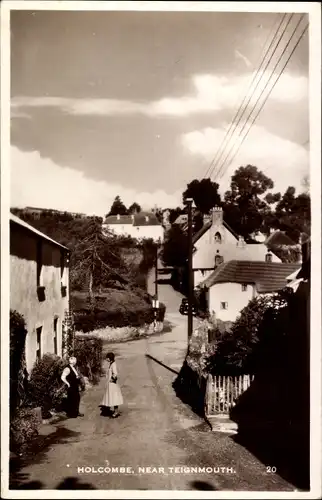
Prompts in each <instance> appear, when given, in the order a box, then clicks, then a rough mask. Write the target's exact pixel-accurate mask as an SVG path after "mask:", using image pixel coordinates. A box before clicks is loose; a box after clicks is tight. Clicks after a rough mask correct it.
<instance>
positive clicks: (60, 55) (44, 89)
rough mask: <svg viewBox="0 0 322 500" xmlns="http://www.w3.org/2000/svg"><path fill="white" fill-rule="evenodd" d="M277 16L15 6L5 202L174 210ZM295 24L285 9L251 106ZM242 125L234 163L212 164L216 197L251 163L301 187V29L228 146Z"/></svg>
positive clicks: (219, 136) (220, 131)
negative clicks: (281, 33) (257, 108)
mask: <svg viewBox="0 0 322 500" xmlns="http://www.w3.org/2000/svg"><path fill="white" fill-rule="evenodd" d="M281 18H282V14H276V13H237V12H236V13H235V12H135V11H102V12H97V11H96V12H95V11H83V12H77V11H28V10H24V11H11V202H10V204H11V206H16V207H17V206H19V207H23V206H27V205H28V206H37V207H39V206H40V207H44V208H56V209H61V210H71V211H80V212H84V213H88V214H97V215H104V214H106V213H107V212H108V211H109V209H110V206H111V204H112V202H113V199H114V198H115V197H116V196H117V195H119V196H120V197H121V199H122V200H123V202H124V203H125V204H126V205H130V204H131V203H133V202H134V201H136V202H138V203H139V204H140V205H141V206H142V207H143V208H145V209H150V208H152V207H154V206H155V205H157V206H158V207H161V208H166V207H175V206H178V205H179V204H180V203H181V199H182V192H183V191H184V190H185V188H186V186H187V184H188V183H189V182H190V181H191V180H193V179H196V178H197V179H201V178H203V177H204V176H205V174H206V172H207V170H208V167H209V165H210V164H211V162H212V160H213V159H214V157H215V155H216V153H217V152H218V148H219V147H220V146H221V144H222V141H223V139H224V137H225V133H226V132H227V131H228V130H229V126H230V125H231V122H232V120H233V118H234V116H235V113H236V111H237V109H238V107H239V105H240V104H241V102H242V100H243V98H244V96H245V94H246V92H247V90H248V88H249V85H250V83H251V81H252V79H253V78H254V75H255V74H256V71H257V70H258V68H259V65H260V62H261V60H262V57H263V54H264V49H265V48H267V47H268V45H269V42H270V41H271V39H272V36H273V30H274V29H276V27H277V25H278V23H279V22H280V20H281ZM299 19H300V14H295V15H294V16H293V18H292V19H291V21H290V23H289V25H288V28H287V30H286V34H285V38H283V39H282V41H281V46H280V50H279V49H278V50H277V52H276V54H275V56H274V58H273V59H272V61H271V65H270V66H269V67H268V68H267V70H266V71H262V72H261V73H260V74H258V78H257V80H256V82H259V86H258V88H257V91H256V92H255V93H254V96H253V100H252V101H251V103H255V101H256V99H257V97H258V96H259V95H260V94H259V92H260V91H261V90H262V89H263V87H264V84H266V82H267V79H268V78H269V76H270V75H271V74H272V70H273V69H274V64H275V62H276V61H277V58H278V55H279V54H280V53H281V51H282V50H283V49H284V48H285V45H286V43H287V41H288V39H289V37H290V35H291V33H292V32H293V30H294V29H295V27H296V25H297V22H298V21H299ZM306 22H307V20H306V19H305V18H304V19H302V21H301V24H300V26H299V28H298V31H297V32H296V33H297V38H298V37H299V35H300V33H301V32H302V30H303V28H304V27H305V24H306ZM283 26H285V23H284V25H283ZM297 38H295V40H294V42H292V43H291V44H290V46H289V47H288V49H287V50H286V52H285V54H284V59H283V61H286V58H287V56H288V55H289V54H290V52H291V49H292V47H293V46H294V43H295V41H296V40H297ZM281 67H282V62H281V64H280V65H279V66H278V67H277V69H276V70H275V73H274V75H275V74H276V78H277V75H278V69H279V68H281ZM274 75H273V80H272V82H273V81H274V80H275V76H274ZM260 77H261V79H260ZM256 82H255V83H256ZM270 85H271V84H270ZM270 85H269V87H268V89H269V88H270ZM268 89H267V90H268ZM249 110H251V108H249ZM253 116H254V114H253V115H251V117H250V119H249V126H250V125H251V121H252V118H253ZM242 123H243V122H242ZM242 123H241V125H242ZM247 128H248V125H247V127H246V129H245V131H246V130H247ZM238 131H240V128H239V129H238V128H237V130H236V135H235V136H232V137H231V136H228V138H229V137H231V138H232V139H234V141H233V140H231V142H229V143H227V147H228V149H226V150H225V151H224V154H223V155H222V157H221V159H222V160H223V159H224V158H225V156H226V153H229V151H232V153H233V152H236V153H237V154H236V156H235V157H234V158H233V161H232V162H231V163H229V162H227V164H225V165H224V166H223V167H222V168H221V169H220V166H221V163H218V164H216V167H217V168H216V169H215V170H214V172H213V176H212V180H216V181H217V182H219V184H220V191H221V193H224V192H225V190H226V189H228V188H229V183H230V177H231V175H232V174H233V172H234V171H235V170H236V168H238V167H239V166H245V165H247V164H253V165H256V166H257V167H258V168H259V169H260V170H262V171H263V172H264V173H265V174H266V175H268V176H269V177H271V178H272V179H273V181H274V184H275V185H274V191H280V192H284V191H285V190H286V188H287V187H288V186H289V185H293V186H294V187H296V189H297V192H300V191H301V190H303V178H304V177H305V176H306V175H307V174H308V173H309V139H310V137H309V117H308V35H307V34H305V35H304V37H303V39H302V40H301V42H300V44H299V45H298V47H297V49H296V50H295V52H294V54H293V55H292V57H291V59H290V62H289V64H288V65H287V67H286V69H285V71H284V72H283V74H282V76H281V78H280V79H279V80H278V82H277V84H276V86H275V87H274V90H273V91H272V93H271V95H270V97H269V99H268V100H267V103H266V104H265V106H264V108H263V110H262V111H261V112H260V114H259V116H258V119H257V120H256V121H255V123H254V124H253V125H252V127H251V129H250V132H249V134H248V136H247V137H246V139H245V140H244V142H243V144H242V145H241V147H240V149H239V151H236V149H237V147H238V144H240V140H241V137H242V136H243V135H239V136H237V132H238ZM238 141H239V142H238ZM231 148H233V149H232V150H231ZM226 167H227V168H226ZM216 174H217V175H216ZM207 176H209V175H207Z"/></svg>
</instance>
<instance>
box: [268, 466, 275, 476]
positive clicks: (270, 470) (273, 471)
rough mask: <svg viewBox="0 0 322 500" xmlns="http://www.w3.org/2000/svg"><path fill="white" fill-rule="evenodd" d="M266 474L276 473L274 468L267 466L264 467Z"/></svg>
mask: <svg viewBox="0 0 322 500" xmlns="http://www.w3.org/2000/svg"><path fill="white" fill-rule="evenodd" d="M266 472H269V473H270V474H275V472H276V467H271V466H269V465H268V466H267V467H266Z"/></svg>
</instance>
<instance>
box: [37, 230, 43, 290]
mask: <svg viewBox="0 0 322 500" xmlns="http://www.w3.org/2000/svg"><path fill="white" fill-rule="evenodd" d="M41 270H42V241H41V240H38V241H37V287H38V286H43V285H42V279H41V278H42V276H41Z"/></svg>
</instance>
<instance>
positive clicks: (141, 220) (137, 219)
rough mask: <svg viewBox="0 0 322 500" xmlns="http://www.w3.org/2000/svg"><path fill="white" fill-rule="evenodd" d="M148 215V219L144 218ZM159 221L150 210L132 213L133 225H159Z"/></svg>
mask: <svg viewBox="0 0 322 500" xmlns="http://www.w3.org/2000/svg"><path fill="white" fill-rule="evenodd" d="M146 217H148V220H146ZM161 225H162V224H161V222H160V221H159V219H158V218H157V216H156V215H155V214H153V213H152V212H140V213H138V214H135V215H134V222H133V226H161Z"/></svg>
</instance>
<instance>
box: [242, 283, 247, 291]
mask: <svg viewBox="0 0 322 500" xmlns="http://www.w3.org/2000/svg"><path fill="white" fill-rule="evenodd" d="M246 291H247V285H246V284H243V285H242V292H246Z"/></svg>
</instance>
